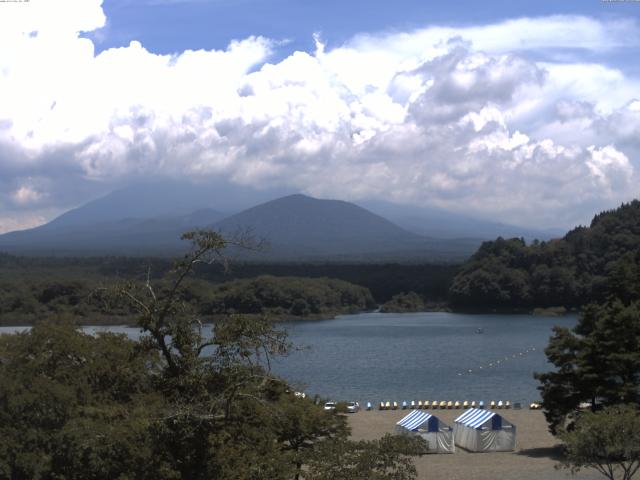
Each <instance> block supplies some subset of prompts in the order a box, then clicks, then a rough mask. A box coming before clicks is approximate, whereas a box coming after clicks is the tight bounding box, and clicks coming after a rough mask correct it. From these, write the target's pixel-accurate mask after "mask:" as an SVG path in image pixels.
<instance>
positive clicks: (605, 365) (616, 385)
mask: <svg viewBox="0 0 640 480" xmlns="http://www.w3.org/2000/svg"><path fill="white" fill-rule="evenodd" d="M554 332H555V333H554V336H553V337H552V338H551V340H550V341H549V346H548V347H547V349H546V350H545V353H546V354H547V357H548V359H549V361H550V362H551V363H552V364H553V365H555V367H556V370H555V371H552V372H547V373H542V374H536V378H537V379H538V380H540V382H541V385H540V387H539V390H540V391H541V393H542V399H543V407H544V410H545V415H546V418H547V421H548V422H549V425H550V429H551V431H552V433H556V432H557V430H558V428H559V427H563V426H564V423H565V422H566V421H567V420H569V421H571V420H572V419H573V418H575V415H576V413H577V412H578V410H579V406H580V404H581V403H582V402H588V403H589V404H590V405H591V408H592V410H593V411H595V410H597V409H598V408H600V407H601V406H607V405H615V404H619V403H635V404H639V403H640V302H634V303H631V304H630V305H625V304H624V303H622V302H621V301H619V300H616V301H613V302H611V303H608V304H604V305H595V304H594V305H590V306H588V307H587V308H585V310H584V312H583V313H582V315H581V317H580V320H579V322H578V324H577V325H576V327H575V328H573V329H572V330H569V329H566V328H558V327H556V328H555V329H554Z"/></svg>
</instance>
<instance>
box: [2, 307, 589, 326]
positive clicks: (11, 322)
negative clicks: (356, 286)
mask: <svg viewBox="0 0 640 480" xmlns="http://www.w3.org/2000/svg"><path fill="white" fill-rule="evenodd" d="M364 313H383V314H386V315H390V314H398V315H402V314H417V313H455V314H461V315H489V314H494V315H530V316H532V317H538V316H545V317H561V316H565V315H570V314H575V313H577V312H576V311H573V310H564V309H563V310H560V309H558V308H555V307H554V308H548V309H547V308H536V309H533V310H531V309H527V310H524V309H523V310H518V309H511V310H506V309H501V310H495V309H494V310H490V309H487V310H464V309H463V310H451V309H447V308H441V307H438V308H433V309H426V310H421V311H415V312H413V311H404V312H382V311H380V309H377V310H361V311H351V312H349V311H347V312H327V313H318V314H311V315H305V316H296V315H289V314H287V315H283V314H277V315H276V314H268V313H267V314H257V313H238V315H243V316H255V317H266V318H268V319H269V320H271V321H272V322H274V323H295V322H313V321H322V320H334V319H335V318H336V317H338V316H345V315H361V314H364ZM226 317H227V315H222V314H218V315H209V316H201V317H200V318H201V319H203V320H204V321H203V323H204V324H214V323H215V322H216V321H217V320H220V319H222V318H226ZM74 320H75V321H76V323H77V325H78V326H79V327H131V328H136V327H137V326H138V325H137V324H136V323H135V316H108V315H105V316H101V315H91V317H78V316H76V317H74ZM35 323H36V322H34V321H31V320H28V319H17V320H16V319H7V318H4V319H2V320H1V321H0V327H3V328H12V327H16V328H17V327H32V326H33V325H35Z"/></svg>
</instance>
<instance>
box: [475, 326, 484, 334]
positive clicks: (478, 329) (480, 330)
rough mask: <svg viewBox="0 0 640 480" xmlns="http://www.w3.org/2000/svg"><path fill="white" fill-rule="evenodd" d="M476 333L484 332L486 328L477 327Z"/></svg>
mask: <svg viewBox="0 0 640 480" xmlns="http://www.w3.org/2000/svg"><path fill="white" fill-rule="evenodd" d="M476 333H484V328H482V327H478V328H476Z"/></svg>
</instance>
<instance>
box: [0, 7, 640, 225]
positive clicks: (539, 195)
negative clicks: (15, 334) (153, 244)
mask: <svg viewBox="0 0 640 480" xmlns="http://www.w3.org/2000/svg"><path fill="white" fill-rule="evenodd" d="M53 4H55V5H56V8H58V9H62V8H63V7H64V11H65V12H68V15H67V17H68V18H65V19H64V22H62V23H58V20H59V17H60V16H59V15H58V16H55V15H52V14H51V11H50V10H51V9H52V8H54V7H53V6H52V5H53ZM100 4H101V2H100V1H98V0H78V1H77V2H71V3H68V4H65V3H64V2H47V1H46V0H40V1H38V0H32V1H31V2H30V3H29V4H20V5H21V7H22V8H23V10H19V9H17V8H12V9H11V10H10V11H9V15H6V16H5V15H3V17H2V19H0V32H2V33H0V39H2V40H3V41H2V42H0V175H2V176H3V178H4V179H5V180H4V182H5V183H2V184H1V185H0V186H2V188H11V190H8V191H9V192H12V194H9V195H7V194H5V195H4V198H5V199H9V200H12V201H13V203H16V204H20V206H21V207H23V208H25V207H26V206H28V205H30V204H33V203H37V202H41V201H42V199H43V198H46V199H47V201H48V202H50V205H49V206H50V207H51V208H54V207H55V206H56V202H59V205H60V206H62V205H63V203H62V202H61V201H60V200H59V198H61V197H60V195H61V190H63V188H61V187H60V186H59V185H58V183H60V182H75V183H76V184H83V182H84V183H86V182H89V181H96V180H98V181H103V182H115V183H117V182H118V181H119V180H126V179H128V178H137V177H149V176H174V177H175V176H181V175H182V176H187V177H189V176H191V177H201V176H207V175H210V176H218V177H226V178H229V179H231V180H232V181H235V182H237V183H242V184H250V185H280V186H288V187H294V188H297V189H300V190H303V191H306V192H309V193H312V194H317V195H325V196H332V197H340V198H348V199H358V198H365V197H380V198H385V199H395V200H397V201H402V202H407V203H412V204H416V205H439V206H444V207H447V208H451V209H456V210H463V211H466V212H476V213H480V214H484V215H494V216H497V217H498V218H500V219H502V220H507V221H513V222H516V223H518V222H521V219H522V218H527V222H528V223H530V224H539V225H543V224H553V225H557V224H569V223H571V222H575V221H576V220H584V219H585V217H586V216H588V215H589V214H591V213H592V212H591V211H587V210H588V209H592V208H593V206H594V205H600V204H602V205H605V206H610V204H611V202H616V201H621V200H626V199H628V198H630V196H632V195H634V194H636V193H637V192H635V191H634V188H635V187H634V185H636V184H637V180H638V173H637V170H638V167H639V165H638V163H637V158H638V157H637V155H638V153H639V152H640V145H639V144H638V140H637V139H638V138H640V135H638V132H639V129H640V108H637V105H638V101H637V100H634V97H633V94H634V92H638V91H640V89H639V85H638V82H637V80H635V79H633V78H630V77H629V76H628V75H626V74H625V73H624V72H623V71H620V70H616V69H612V68H610V67H607V66H605V65H603V64H598V63H593V62H591V63H586V62H583V61H579V60H578V61H568V62H567V61H566V60H563V61H558V60H556V57H557V56H556V55H555V53H554V49H556V50H566V49H580V50H585V49H586V50H589V51H590V52H592V53H598V54H600V53H602V52H609V51H614V50H615V49H617V48H619V47H621V46H622V47H627V46H630V45H632V46H638V44H639V43H640V42H639V40H638V38H639V32H640V29H639V28H638V27H637V25H636V24H635V23H633V22H630V21H606V22H605V21H598V20H595V19H590V18H584V17H561V16H560V17H550V18H541V19H517V20H511V21H507V22H502V23H499V24H495V25H488V26H479V27H467V28H460V29H456V28H449V27H448V28H442V27H430V28H426V29H423V30H419V31H414V32H408V33H394V34H384V35H378V36H372V35H368V36H359V37H357V38H354V39H353V40H352V41H350V42H348V43H347V44H345V45H343V46H339V47H337V48H332V49H331V48H327V47H326V46H325V45H323V44H322V43H321V42H320V40H317V49H316V51H315V52H313V53H307V52H294V53H291V54H290V55H289V56H288V57H286V58H285V59H284V60H282V61H280V62H278V63H273V64H271V63H268V62H269V60H270V58H271V54H272V51H273V50H274V49H276V48H278V46H277V44H276V43H274V42H273V41H271V40H269V39H265V38H261V37H250V38H247V39H244V40H242V41H235V42H232V43H231V44H230V45H229V47H228V48H227V49H226V50H219V51H215V50H214V51H205V50H200V51H187V52H182V53H180V54H177V55H156V54H154V53H152V52H149V51H147V50H146V49H145V48H144V46H143V45H141V44H140V43H138V42H132V43H131V44H130V45H129V46H128V47H125V48H118V49H110V50H105V51H103V52H101V53H100V54H98V55H95V52H94V49H93V44H92V43H91V41H90V40H88V39H86V38H79V36H78V32H79V31H87V30H92V29H96V28H99V27H101V26H102V25H104V23H105V18H104V15H103V13H102V9H101V7H100ZM3 8H4V7H3ZM25 12H30V13H31V15H30V14H28V13H25ZM3 13H5V11H4V10H3ZM3 27H8V28H7V29H4V28H3ZM9 27H10V28H9ZM34 32H35V33H34ZM7 45H11V47H8V46H7ZM532 51H535V52H537V53H541V52H542V53H544V58H545V62H536V61H535V56H531V55H530V53H531V52H532ZM3 152H4V153H3ZM61 172H63V173H61ZM32 177H38V178H45V179H49V180H48V181H43V182H41V185H39V186H38V188H35V187H32V186H29V184H26V183H25V179H28V178H32ZM31 188H33V189H31ZM2 198H3V195H2V192H0V201H2ZM66 201H67V202H68V201H69V198H66ZM5 205H6V202H5ZM3 208H4V209H5V214H6V212H8V210H7V208H8V207H6V206H5V207H2V206H0V214H2V209H3ZM33 212H34V211H31V214H32V215H33V214H34V213H33ZM25 218H26V217H25Z"/></svg>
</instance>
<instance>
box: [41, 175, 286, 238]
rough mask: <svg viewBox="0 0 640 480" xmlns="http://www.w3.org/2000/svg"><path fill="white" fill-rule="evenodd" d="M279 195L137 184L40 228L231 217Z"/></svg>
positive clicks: (175, 183) (214, 185)
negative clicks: (201, 213)
mask: <svg viewBox="0 0 640 480" xmlns="http://www.w3.org/2000/svg"><path fill="white" fill-rule="evenodd" d="M281 194H282V193H281V192H280V191H274V190H265V191H257V190H255V189H252V188H249V187H242V186H236V185H233V186H230V185H228V184H222V183H220V182H218V183H206V184H192V183H189V182H181V181H164V182H149V183H140V184H135V185H130V186H128V187H125V188H121V189H119V190H115V191H113V192H111V193H110V194H108V195H105V196H104V197H101V198H98V199H96V200H93V201H90V202H88V203H86V204H84V205H82V206H80V207H78V208H74V209H73V210H70V211H68V212H66V213H64V214H62V215H60V216H59V217H58V218H56V219H54V220H52V221H51V222H49V223H48V224H46V225H44V226H42V227H40V228H44V229H47V230H50V229H56V228H60V227H69V226H73V225H89V224H96V223H108V222H115V221H120V220H124V219H129V218H138V219H151V218H158V217H180V216H186V215H189V214H191V213H192V212H195V211H196V210H201V209H212V210H215V211H218V212H226V213H234V212H238V211H240V210H242V209H245V208H248V207H250V206H252V205H255V204H256V203H258V202H264V201H266V200H269V199H271V198H274V197H276V196H278V195H281Z"/></svg>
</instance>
